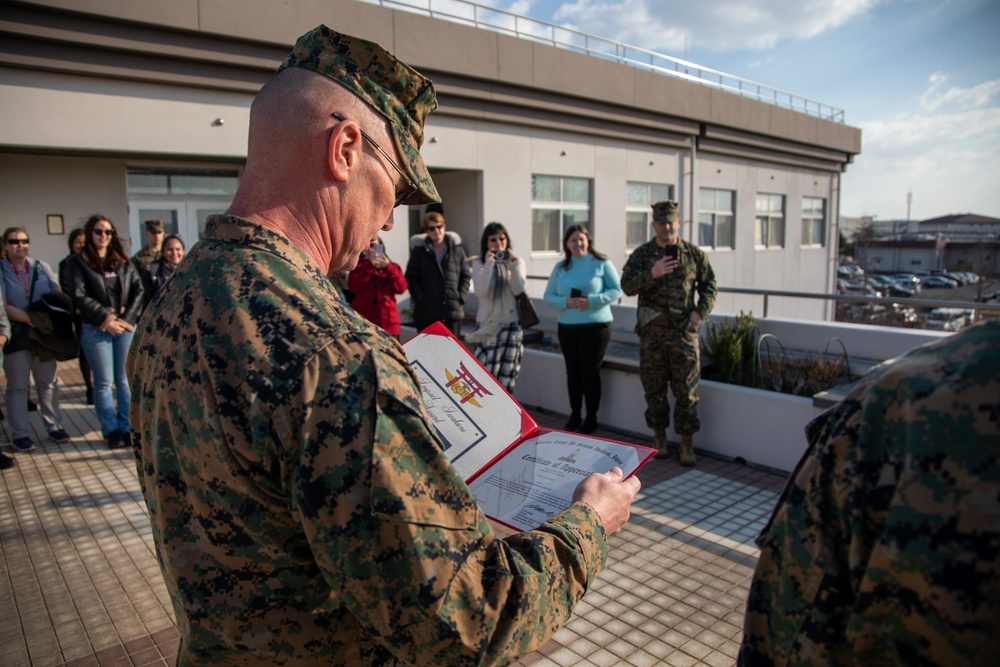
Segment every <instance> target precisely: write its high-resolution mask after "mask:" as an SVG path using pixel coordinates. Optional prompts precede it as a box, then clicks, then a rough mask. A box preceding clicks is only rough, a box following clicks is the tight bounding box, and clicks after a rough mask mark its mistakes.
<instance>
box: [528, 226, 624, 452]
mask: <svg viewBox="0 0 1000 667" xmlns="http://www.w3.org/2000/svg"><path fill="white" fill-rule="evenodd" d="M563 252H564V254H565V257H566V258H565V259H564V260H563V261H561V262H559V264H557V265H556V267H555V268H554V269H553V270H552V275H550V276H549V284H548V286H547V287H546V288H545V302H546V303H547V304H549V305H550V306H552V307H553V308H555V309H556V311H557V312H558V313H559V329H558V333H559V347H561V348H562V353H563V358H564V359H565V360H566V384H567V386H568V388H569V406H570V416H569V422H568V423H567V424H566V427H565V428H566V430H567V431H576V432H578V433H592V432H593V431H594V430H595V429H596V428H597V409H598V408H599V407H600V405H601V363H602V362H603V361H604V352H605V351H606V350H607V349H608V343H609V342H610V341H611V320H612V315H611V304H612V303H614V302H615V301H617V300H618V299H620V298H621V296H622V287H621V282H620V281H619V279H618V271H617V270H615V266H614V264H612V263H611V261H610V260H608V258H607V257H605V256H604V255H602V254H601V253H599V252H597V249H596V248H594V242H593V240H591V238H590V232H589V231H587V228H586V227H584V226H583V225H571V226H570V227H567V228H566V233H565V235H564V236H563ZM584 402H586V406H587V416H586V419H583V420H581V418H580V417H581V414H580V411H581V409H582V407H583V405H584Z"/></svg>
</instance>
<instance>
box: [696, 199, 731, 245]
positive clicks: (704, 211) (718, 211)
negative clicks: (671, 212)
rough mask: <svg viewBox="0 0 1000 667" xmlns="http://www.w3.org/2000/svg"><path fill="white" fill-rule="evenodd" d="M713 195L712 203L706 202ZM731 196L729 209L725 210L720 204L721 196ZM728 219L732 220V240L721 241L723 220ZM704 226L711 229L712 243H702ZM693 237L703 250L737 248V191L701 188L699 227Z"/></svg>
mask: <svg viewBox="0 0 1000 667" xmlns="http://www.w3.org/2000/svg"><path fill="white" fill-rule="evenodd" d="M710 193H711V198H712V201H711V202H706V196H708V195H709V194H710ZM720 193H727V194H728V195H729V208H724V207H722V206H720V204H719V194H720ZM724 217H728V218H729V219H730V220H731V223H730V225H729V230H730V238H728V239H721V238H720V237H719V232H720V228H722V227H723V225H722V224H721V220H720V219H721V218H724ZM703 225H708V226H709V227H711V230H712V232H711V235H712V242H711V243H702V238H701V229H702V226H703ZM693 236H694V237H695V239H696V241H697V243H698V245H699V246H701V247H702V248H711V249H713V250H732V249H733V248H735V247H736V191H735V190H726V189H724V188H699V189H698V226H697V228H696V229H695V230H694V233H693Z"/></svg>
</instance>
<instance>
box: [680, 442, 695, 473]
mask: <svg viewBox="0 0 1000 667" xmlns="http://www.w3.org/2000/svg"><path fill="white" fill-rule="evenodd" d="M693 440H694V438H693V436H690V435H682V436H681V447H680V459H681V465H682V466H693V465H694V464H695V463H697V462H698V459H697V458H696V457H695V455H694V442H693Z"/></svg>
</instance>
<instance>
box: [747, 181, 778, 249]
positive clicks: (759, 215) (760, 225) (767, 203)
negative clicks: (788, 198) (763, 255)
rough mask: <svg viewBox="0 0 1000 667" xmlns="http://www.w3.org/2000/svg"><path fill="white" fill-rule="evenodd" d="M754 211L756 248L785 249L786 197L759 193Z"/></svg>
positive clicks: (770, 193)
mask: <svg viewBox="0 0 1000 667" xmlns="http://www.w3.org/2000/svg"><path fill="white" fill-rule="evenodd" d="M755 202H756V203H755V205H754V209H755V211H756V214H755V215H754V228H753V235H754V238H753V240H754V246H755V247H757V248H784V247H785V195H780V194H777V193H773V192H758V193H757V197H756V199H755Z"/></svg>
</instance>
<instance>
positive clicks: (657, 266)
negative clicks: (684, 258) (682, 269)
mask: <svg viewBox="0 0 1000 667" xmlns="http://www.w3.org/2000/svg"><path fill="white" fill-rule="evenodd" d="M678 264H680V262H679V261H678V260H676V259H673V258H670V257H667V256H666V255H664V256H663V257H661V258H659V259H658V260H656V263H654V264H653V268H652V269H651V271H650V273H652V274H653V277H654V278H662V277H663V276H665V275H667V274H668V273H673V272H674V269H676V268H677V265H678Z"/></svg>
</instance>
